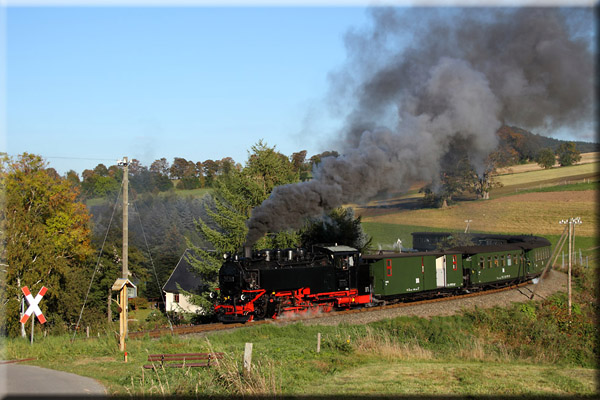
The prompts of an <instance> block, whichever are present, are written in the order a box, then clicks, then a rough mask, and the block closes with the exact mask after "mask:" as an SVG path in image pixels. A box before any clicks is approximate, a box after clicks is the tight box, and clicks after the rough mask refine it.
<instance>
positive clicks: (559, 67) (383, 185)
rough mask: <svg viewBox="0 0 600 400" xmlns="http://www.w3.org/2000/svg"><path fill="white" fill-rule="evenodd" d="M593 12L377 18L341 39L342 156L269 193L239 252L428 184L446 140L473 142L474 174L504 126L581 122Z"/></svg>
mask: <svg viewBox="0 0 600 400" xmlns="http://www.w3.org/2000/svg"><path fill="white" fill-rule="evenodd" d="M592 13H593V11H592V9H572V10H569V9H567V10H564V9H561V10H558V9H551V8H543V9H536V8H523V9H510V10H506V9H492V10H482V9H468V10H453V9H444V10H441V11H438V10H434V9H416V10H415V9H405V10H401V11H396V10H390V9H380V8H377V9H375V10H373V11H372V16H373V27H372V29H371V30H369V31H366V32H357V31H352V32H351V33H349V34H348V35H347V38H346V45H347V49H348V63H347V65H346V66H345V67H344V68H343V69H342V70H341V71H338V72H337V73H334V74H332V75H331V82H332V91H331V96H330V97H331V99H332V105H333V106H335V107H336V108H337V109H338V112H340V110H341V112H345V115H346V124H345V126H344V128H343V132H342V134H341V135H340V136H341V140H340V142H341V148H342V151H341V153H343V156H341V157H338V158H333V157H329V158H325V159H323V160H322V162H321V164H319V166H318V167H317V168H316V169H315V170H314V171H313V176H314V177H313V179H312V180H311V181H308V182H302V183H297V184H290V185H285V186H279V187H276V188H275V189H274V190H273V192H272V194H271V196H270V197H269V198H268V199H267V200H265V201H264V202H263V203H262V204H261V205H260V206H259V207H257V208H256V209H254V210H253V212H252V217H251V218H250V220H249V221H248V227H249V232H248V236H247V244H250V245H251V244H253V243H254V242H256V240H258V239H259V238H260V237H261V236H263V235H264V234H265V233H267V232H277V231H280V230H282V229H288V228H299V227H301V226H302V224H303V222H304V219H305V218H306V217H315V216H319V215H321V214H323V213H326V212H328V211H330V210H331V209H333V208H335V207H339V206H340V205H342V204H344V203H351V202H352V203H357V202H358V203H359V202H364V201H367V200H369V199H371V198H373V197H374V196H375V195H377V194H378V193H380V192H382V191H386V190H396V191H398V190H404V189H407V188H408V187H409V186H410V185H411V183H413V182H415V181H423V180H425V181H434V180H436V179H437V176H438V174H439V167H440V166H439V162H440V159H441V158H442V157H443V155H444V154H445V152H446V151H447V149H448V147H449V145H450V143H451V142H452V141H453V140H456V139H461V142H465V143H468V144H469V148H467V149H466V152H467V154H468V156H469V158H470V161H471V163H472V164H473V166H474V167H475V168H476V170H478V171H480V172H481V171H483V168H484V160H485V158H486V157H487V155H489V153H491V152H492V151H493V150H494V149H495V148H496V146H497V136H496V132H497V130H498V129H499V128H500V127H501V126H502V124H513V125H518V126H521V127H524V128H530V129H533V128H545V129H556V128H559V127H585V126H586V124H587V125H589V124H590V123H591V121H592V120H593V118H592V115H593V90H594V81H593V77H594V65H593V56H592V50H591V45H590V43H591V37H590V36H591V35H592V26H591V25H592V22H591V21H593V19H592ZM582 23H585V24H587V25H584V26H588V27H589V30H587V31H586V30H585V29H584V30H581V26H582ZM576 28H579V29H580V30H579V31H577V30H576ZM581 32H583V34H581ZM585 35H588V36H585Z"/></svg>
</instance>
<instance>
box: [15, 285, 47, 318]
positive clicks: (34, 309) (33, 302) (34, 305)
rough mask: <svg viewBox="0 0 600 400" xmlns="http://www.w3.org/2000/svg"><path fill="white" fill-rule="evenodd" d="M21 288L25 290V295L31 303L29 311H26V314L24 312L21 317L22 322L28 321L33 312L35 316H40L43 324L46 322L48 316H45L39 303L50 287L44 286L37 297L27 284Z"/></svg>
mask: <svg viewBox="0 0 600 400" xmlns="http://www.w3.org/2000/svg"><path fill="white" fill-rule="evenodd" d="M21 290H22V291H23V294H24V295H25V298H26V299H27V302H28V303H29V307H28V308H27V311H25V314H23V317H22V318H21V323H22V324H24V323H25V322H27V320H28V319H29V317H30V316H31V314H35V316H36V317H37V318H38V320H39V321H40V323H41V324H43V323H45V322H46V317H44V314H42V310H40V307H39V306H38V304H40V301H41V300H42V297H44V295H45V294H46V291H47V290H48V289H46V287H45V286H42V288H41V289H40V291H39V292H38V294H37V296H35V298H34V297H33V296H32V295H31V292H30V291H29V288H28V287H27V286H25V287H22V288H21Z"/></svg>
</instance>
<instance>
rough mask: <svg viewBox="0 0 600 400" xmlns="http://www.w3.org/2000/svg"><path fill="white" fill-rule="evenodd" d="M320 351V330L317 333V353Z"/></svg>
mask: <svg viewBox="0 0 600 400" xmlns="http://www.w3.org/2000/svg"><path fill="white" fill-rule="evenodd" d="M320 352H321V332H319V333H317V353H320Z"/></svg>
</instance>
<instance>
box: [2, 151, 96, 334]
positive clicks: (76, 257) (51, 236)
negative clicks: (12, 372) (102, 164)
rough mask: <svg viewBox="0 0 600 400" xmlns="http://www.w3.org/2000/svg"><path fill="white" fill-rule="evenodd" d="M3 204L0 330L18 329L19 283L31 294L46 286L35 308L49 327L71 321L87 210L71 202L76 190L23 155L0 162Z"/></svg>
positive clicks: (84, 260)
mask: <svg viewBox="0 0 600 400" xmlns="http://www.w3.org/2000/svg"><path fill="white" fill-rule="evenodd" d="M0 182H1V185H2V187H3V189H4V196H5V197H4V202H5V203H4V207H3V209H2V211H1V214H0V220H1V221H2V225H3V228H4V229H3V231H4V237H3V246H4V254H3V255H2V258H3V260H2V263H3V264H5V268H6V276H5V281H4V283H5V285H6V286H5V290H4V292H3V294H2V295H3V299H2V303H3V304H5V307H6V308H5V317H6V320H5V321H4V323H5V327H4V328H5V329H6V331H7V332H8V333H9V334H10V335H16V334H17V333H18V331H19V325H20V324H19V309H20V305H21V298H22V295H21V287H23V286H28V287H29V289H30V290H31V292H32V293H37V292H38V291H39V290H40V289H41V287H42V286H45V287H47V288H48V292H47V294H46V296H44V301H43V302H41V305H40V307H41V309H42V311H43V312H44V315H45V316H46V318H47V320H48V325H49V326H50V327H54V328H57V327H64V326H65V324H68V323H72V322H75V321H76V317H77V315H78V310H77V308H76V307H74V305H75V304H81V301H82V298H83V296H84V295H85V293H84V292H83V291H84V290H85V289H84V288H85V285H84V284H83V285H82V282H83V281H85V280H86V279H87V276H88V275H89V274H90V271H89V262H88V261H89V257H90V255H91V254H92V248H91V246H90V229H89V224H88V222H89V218H90V216H89V214H88V212H87V209H86V207H85V205H83V204H82V203H79V202H77V201H76V199H77V196H78V193H79V192H78V189H77V188H76V187H74V186H73V185H72V184H71V182H70V181H69V180H67V179H65V178H61V177H59V176H57V175H56V174H54V173H51V172H49V171H48V169H47V168H46V163H45V162H44V161H43V160H42V158H41V157H39V156H36V155H32V154H27V153H24V154H23V155H21V156H19V157H17V158H16V159H11V158H7V157H5V158H4V159H3V160H2V169H1V174H0Z"/></svg>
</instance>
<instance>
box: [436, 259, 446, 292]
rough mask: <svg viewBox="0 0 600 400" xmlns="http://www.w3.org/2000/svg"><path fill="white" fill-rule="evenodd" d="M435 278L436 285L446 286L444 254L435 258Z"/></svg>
mask: <svg viewBox="0 0 600 400" xmlns="http://www.w3.org/2000/svg"><path fill="white" fill-rule="evenodd" d="M435 280H436V284H437V287H446V256H441V257H437V258H436V259H435Z"/></svg>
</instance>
